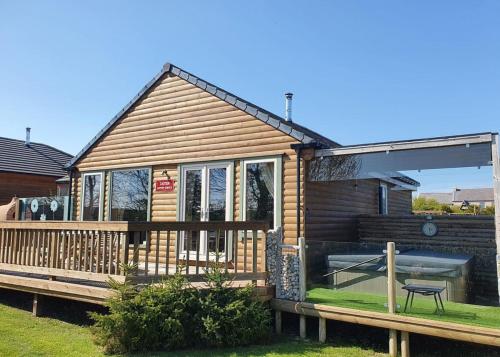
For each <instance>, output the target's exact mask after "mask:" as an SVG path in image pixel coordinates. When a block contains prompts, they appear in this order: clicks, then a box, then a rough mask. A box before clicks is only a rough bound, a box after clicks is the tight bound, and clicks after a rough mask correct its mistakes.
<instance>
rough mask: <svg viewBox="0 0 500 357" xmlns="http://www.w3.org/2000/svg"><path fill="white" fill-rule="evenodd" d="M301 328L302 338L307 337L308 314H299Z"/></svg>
mask: <svg viewBox="0 0 500 357" xmlns="http://www.w3.org/2000/svg"><path fill="white" fill-rule="evenodd" d="M299 323H300V326H299V329H300V332H299V333H300V338H306V337H307V330H306V329H307V320H306V315H300V316H299Z"/></svg>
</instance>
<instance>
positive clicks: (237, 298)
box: [90, 268, 271, 353]
mask: <svg viewBox="0 0 500 357" xmlns="http://www.w3.org/2000/svg"><path fill="white" fill-rule="evenodd" d="M205 276H206V283H207V285H208V289H201V290H199V289H195V288H193V287H192V286H191V285H189V283H188V282H187V281H186V280H185V278H184V277H183V276H182V275H181V274H176V275H174V276H172V277H169V278H167V279H165V280H164V281H162V282H161V283H159V284H152V285H149V286H147V287H145V288H144V289H142V290H138V289H137V288H136V287H134V286H133V285H131V284H130V283H123V284H122V283H118V282H116V281H113V280H111V281H110V285H111V288H112V289H113V290H115V291H116V292H117V294H116V296H115V297H113V298H110V299H109V300H108V302H107V306H108V307H109V314H106V315H103V314H98V313H91V314H90V316H91V318H92V319H93V320H94V321H95V323H94V325H93V326H92V327H91V331H92V333H93V335H94V340H95V342H96V343H97V344H98V345H100V346H103V347H104V350H105V352H106V353H126V352H137V351H146V350H149V351H153V350H175V349H180V348H183V347H187V346H193V345H200V346H217V347H222V346H236V345H248V344H251V343H256V342H261V341H265V340H266V339H267V336H268V335H269V332H270V321H271V318H270V312H269V309H268V308H267V307H266V306H265V305H264V304H263V303H261V302H258V301H255V300H254V299H252V294H253V286H251V285H250V286H247V287H246V288H239V289H235V288H232V287H231V281H230V280H229V277H228V275H227V274H225V273H224V272H223V271H222V269H220V268H210V269H209V271H207V272H206V274H205Z"/></svg>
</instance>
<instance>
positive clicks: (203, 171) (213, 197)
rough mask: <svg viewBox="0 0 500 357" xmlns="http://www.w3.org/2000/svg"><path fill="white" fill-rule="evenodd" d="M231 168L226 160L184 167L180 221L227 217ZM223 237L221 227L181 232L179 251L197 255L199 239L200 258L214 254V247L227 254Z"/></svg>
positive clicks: (214, 219) (222, 218)
mask: <svg viewBox="0 0 500 357" xmlns="http://www.w3.org/2000/svg"><path fill="white" fill-rule="evenodd" d="M230 168H231V165H230V164H229V163H222V164H207V165H189V166H184V167H183V169H182V182H183V183H184V184H183V187H182V194H181V216H180V219H181V221H187V222H208V221H210V222H214V221H226V220H230V210H229V207H230V196H229V192H230V190H229V182H230V180H229V178H230ZM200 233H201V234H200ZM198 235H199V236H198ZM226 238H227V237H226V234H225V233H224V232H223V231H222V232H217V231H208V232H197V231H189V232H184V233H183V237H182V239H181V242H182V243H181V254H182V255H184V257H185V256H186V254H187V251H189V259H190V260H194V259H196V254H197V253H196V252H197V249H198V247H197V244H198V242H199V244H200V247H199V258H200V260H204V259H206V257H207V256H208V257H209V258H214V257H215V253H216V252H217V251H219V252H220V253H221V254H226Z"/></svg>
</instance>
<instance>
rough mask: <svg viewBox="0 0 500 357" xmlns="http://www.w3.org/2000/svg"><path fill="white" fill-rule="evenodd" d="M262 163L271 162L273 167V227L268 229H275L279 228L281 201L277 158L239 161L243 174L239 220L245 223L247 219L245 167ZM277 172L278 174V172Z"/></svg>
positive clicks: (278, 160) (279, 166) (278, 161)
mask: <svg viewBox="0 0 500 357" xmlns="http://www.w3.org/2000/svg"><path fill="white" fill-rule="evenodd" d="M263 162H272V163H273V165H274V202H273V204H274V212H273V213H274V219H273V221H274V227H270V229H277V228H278V227H280V226H281V204H280V202H279V200H280V199H281V194H280V192H281V189H282V188H281V179H280V178H281V174H282V173H281V170H280V168H281V165H280V163H281V162H280V159H279V158H277V157H272V158H259V159H250V160H242V161H241V166H242V168H241V170H242V171H241V172H242V173H243V174H242V175H241V176H242V181H241V183H240V186H241V193H242V194H241V196H242V197H241V207H242V209H241V220H242V221H246V218H247V165H248V164H258V163H263ZM278 171H279V172H278Z"/></svg>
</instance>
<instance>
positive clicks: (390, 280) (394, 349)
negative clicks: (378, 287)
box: [386, 242, 398, 357]
mask: <svg viewBox="0 0 500 357" xmlns="http://www.w3.org/2000/svg"><path fill="white" fill-rule="evenodd" d="M386 254H387V307H388V310H389V311H388V312H389V314H395V313H396V270H395V265H396V264H395V261H396V249H395V244H394V242H387V250H386ZM397 354H398V332H397V331H396V330H394V329H390V330H389V356H391V357H396V356H397Z"/></svg>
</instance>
